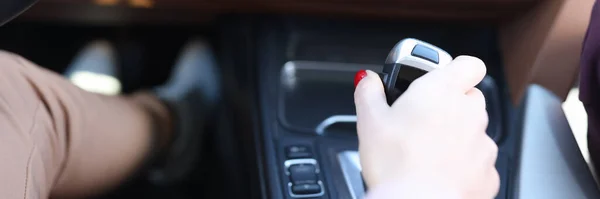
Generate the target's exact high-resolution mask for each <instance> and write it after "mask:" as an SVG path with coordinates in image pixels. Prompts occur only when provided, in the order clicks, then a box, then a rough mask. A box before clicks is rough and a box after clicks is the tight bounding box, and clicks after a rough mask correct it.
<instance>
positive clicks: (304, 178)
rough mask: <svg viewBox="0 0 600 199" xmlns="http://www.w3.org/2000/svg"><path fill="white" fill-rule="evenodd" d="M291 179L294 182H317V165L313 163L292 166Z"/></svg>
mask: <svg viewBox="0 0 600 199" xmlns="http://www.w3.org/2000/svg"><path fill="white" fill-rule="evenodd" d="M289 169H290V180H291V181H292V183H293V184H295V185H296V184H311V183H317V179H318V177H317V172H316V167H315V165H313V164H296V165H292V166H290V168H289Z"/></svg>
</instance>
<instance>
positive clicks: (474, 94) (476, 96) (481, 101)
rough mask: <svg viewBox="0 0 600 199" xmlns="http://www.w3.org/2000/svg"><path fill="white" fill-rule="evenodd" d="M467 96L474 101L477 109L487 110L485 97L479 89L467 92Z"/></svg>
mask: <svg viewBox="0 0 600 199" xmlns="http://www.w3.org/2000/svg"><path fill="white" fill-rule="evenodd" d="M466 95H467V96H468V97H469V98H470V99H471V100H472V101H473V103H474V105H476V106H477V107H482V108H483V109H484V110H485V108H486V106H487V105H486V104H485V96H484V95H483V93H482V92H481V90H479V89H478V88H472V89H471V90H469V91H467V93H466Z"/></svg>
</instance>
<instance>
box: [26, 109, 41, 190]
mask: <svg viewBox="0 0 600 199" xmlns="http://www.w3.org/2000/svg"><path fill="white" fill-rule="evenodd" d="M39 110H40V104H38V106H37V107H36V108H35V112H34V114H33V118H32V121H34V122H32V123H31V126H30V127H29V130H28V131H27V133H28V135H29V136H32V134H31V132H32V131H33V129H34V127H35V125H36V124H37V123H36V122H35V118H37V116H38V113H39ZM32 145H33V147H31V151H29V157H28V158H27V166H26V167H25V193H23V199H27V193H28V192H27V188H28V187H29V175H30V173H29V168H30V166H31V160H32V158H33V152H34V151H35V149H36V145H35V143H34V142H32Z"/></svg>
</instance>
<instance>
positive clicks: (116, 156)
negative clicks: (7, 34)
mask: <svg viewBox="0 0 600 199" xmlns="http://www.w3.org/2000/svg"><path fill="white" fill-rule="evenodd" d="M0 67H1V70H0V161H1V162H0V198H2V199H13V198H14V199H23V198H25V199H33V198H42V199H45V198H48V197H50V196H51V195H52V197H53V198H55V197H56V198H65V197H82V196H86V195H90V194H95V193H99V192H101V191H104V190H106V189H108V188H112V187H114V186H116V185H118V184H119V183H120V182H122V181H123V180H125V179H126V178H127V177H128V176H130V175H131V174H132V173H133V172H135V170H136V169H137V168H139V167H140V166H141V164H142V162H144V160H145V158H146V156H147V155H148V153H149V151H150V145H151V144H150V143H151V138H152V132H153V130H155V129H153V125H157V124H156V123H153V122H155V121H157V120H152V117H151V116H150V115H151V114H149V113H150V112H152V113H156V115H158V116H157V117H159V118H162V119H161V120H158V123H161V124H158V126H161V127H165V128H166V127H167V126H168V124H167V122H169V121H168V119H167V118H168V112H167V110H166V108H165V107H164V106H163V105H162V104H160V102H159V101H158V100H157V99H156V98H154V97H153V96H152V95H150V94H147V93H140V94H136V95H134V96H129V97H123V96H121V97H109V96H103V95H99V94H93V93H89V92H85V91H83V90H81V89H79V88H77V87H75V86H74V85H72V84H71V83H70V82H68V81H67V80H66V79H64V78H63V77H61V76H60V75H58V74H55V73H53V72H51V71H48V70H45V69H43V68H40V67H38V66H36V65H34V64H33V63H31V62H29V61H27V60H25V59H23V58H21V57H19V56H16V55H13V54H10V53H6V52H0ZM163 123H164V124H163ZM163 130H164V129H163ZM165 132H166V131H165Z"/></svg>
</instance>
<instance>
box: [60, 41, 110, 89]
mask: <svg viewBox="0 0 600 199" xmlns="http://www.w3.org/2000/svg"><path fill="white" fill-rule="evenodd" d="M65 77H66V78H67V79H69V80H70V81H71V82H72V83H73V84H75V85H77V86H78V87H80V88H82V89H84V90H87V91H90V92H94V93H100V94H106V95H117V94H120V93H121V82H120V81H119V68H118V66H117V57H116V51H115V49H114V47H113V46H112V44H110V43H109V42H108V41H103V40H98V41H93V42H91V43H89V44H87V45H86V46H85V47H84V48H83V49H82V50H81V51H80V52H79V53H78V55H76V56H75V59H74V60H73V62H72V63H71V65H70V66H69V67H68V68H67V70H66V72H65Z"/></svg>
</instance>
